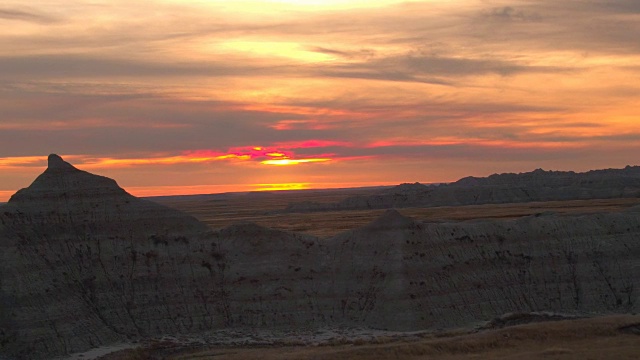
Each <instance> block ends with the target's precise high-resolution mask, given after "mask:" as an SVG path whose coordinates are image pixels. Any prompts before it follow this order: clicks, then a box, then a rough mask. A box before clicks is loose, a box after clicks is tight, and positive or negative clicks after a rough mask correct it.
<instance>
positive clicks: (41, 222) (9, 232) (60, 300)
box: [0, 155, 223, 359]
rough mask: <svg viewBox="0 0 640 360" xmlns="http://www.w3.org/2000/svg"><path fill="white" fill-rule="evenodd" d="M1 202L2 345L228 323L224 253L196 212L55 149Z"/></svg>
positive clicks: (32, 349)
mask: <svg viewBox="0 0 640 360" xmlns="http://www.w3.org/2000/svg"><path fill="white" fill-rule="evenodd" d="M0 209H1V215H0V223H1V224H2V230H1V232H2V235H0V239H2V241H1V245H0V246H1V255H0V256H1V257H2V259H1V261H0V279H1V280H0V281H1V283H0V304H2V306H3V310H2V314H1V315H0V329H2V330H0V336H1V338H0V342H1V343H2V352H3V353H8V354H12V355H13V356H15V357H17V358H29V359H32V358H39V357H45V356H49V355H52V354H64V353H69V352H74V351H78V350H82V349H86V348H90V347H95V346H99V345H102V344H108V343H111V342H115V341H122V340H124V339H128V338H136V337H140V336H148V335H153V334H161V333H180V332H193V331H201V330H204V329H208V328H211V327H212V326H222V325H223V319H221V318H220V317H218V316H217V313H218V308H219V307H221V306H222V302H221V300H222V299H223V296H222V294H221V293H220V289H221V287H220V280H221V279H220V277H219V276H218V274H219V273H218V271H217V269H218V267H219V265H218V263H219V262H220V260H221V255H220V253H219V252H218V249H217V244H216V243H215V242H214V241H213V237H212V236H213V234H212V232H211V230H209V229H208V228H207V227H206V226H204V225H202V224H201V223H200V222H198V221H197V220H196V219H195V218H192V217H190V216H188V215H185V214H183V213H180V212H178V211H176V210H173V209H170V208H166V207H163V206H160V205H157V204H155V203H152V202H149V201H144V200H140V199H137V198H135V197H133V196H131V195H129V194H128V193H126V192H125V191H124V190H122V189H121V188H120V187H118V186H117V184H116V182H115V181H113V180H111V179H108V178H105V177H101V176H96V175H92V174H89V173H87V172H84V171H80V170H78V169H76V168H74V167H73V166H71V165H70V164H68V163H66V162H64V161H63V160H62V159H61V158H60V157H58V156H56V155H51V156H50V157H49V167H48V169H47V170H46V171H45V172H44V173H43V174H42V175H40V176H39V177H38V178H37V179H36V180H35V181H34V182H33V184H31V186H29V187H28V188H26V189H22V190H20V191H18V192H17V193H16V194H15V195H14V196H13V197H12V198H11V199H10V201H9V203H8V204H6V205H5V206H3V207H2V208H0ZM212 269H213V271H211V270H212Z"/></svg>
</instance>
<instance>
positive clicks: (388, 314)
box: [0, 155, 640, 359]
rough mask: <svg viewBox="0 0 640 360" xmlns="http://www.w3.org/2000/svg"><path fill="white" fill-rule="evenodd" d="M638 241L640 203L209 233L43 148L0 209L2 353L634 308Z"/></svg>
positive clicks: (42, 354) (428, 326)
mask: <svg viewBox="0 0 640 360" xmlns="http://www.w3.org/2000/svg"><path fill="white" fill-rule="evenodd" d="M415 188H418V190H420V187H418V186H411V189H412V190H413V189H415ZM638 239H640V208H639V207H635V208H632V209H630V210H628V211H624V212H619V213H607V214H595V215H582V216H559V215H554V214H541V215H539V216H529V217H524V218H520V219H516V220H506V221H471V222H449V223H430V222H419V221H415V220H414V219H411V218H407V217H405V216H402V215H401V214H400V213H398V212H397V211H395V210H389V211H387V212H386V213H385V214H384V215H383V216H382V217H380V218H379V219H377V220H376V221H374V222H373V223H371V224H369V225H367V226H365V227H362V228H359V229H355V230H352V231H348V232H345V233H342V234H339V235H337V236H335V237H332V238H329V239H319V238H315V237H313V236H308V235H302V234H295V233H288V232H282V231H278V230H273V229H268V228H264V227H260V226H258V225H255V224H251V223H246V224H238V225H234V226H230V227H227V228H224V229H220V230H212V229H209V228H207V227H206V226H204V225H203V224H201V223H200V222H198V221H197V220H196V219H194V218H192V217H190V216H188V215H185V214H183V213H181V212H178V211H176V210H173V209H170V208H166V207H163V206H160V205H157V204H155V203H152V202H148V201H144V200H140V199H137V198H135V197H133V196H131V195H129V194H128V193H126V192H125V191H124V190H122V189H121V188H120V187H118V186H117V184H116V183H115V181H113V180H111V179H108V178H104V177H100V176H96V175H92V174H89V173H87V172H84V171H81V170H78V169H76V168H74V167H73V166H72V165H70V164H68V163H66V162H64V161H63V160H62V159H60V158H59V157H58V156H56V155H52V156H51V157H50V161H49V168H48V169H47V170H46V171H45V172H44V173H43V174H42V175H41V176H40V177H38V178H37V179H36V180H35V181H34V183H33V184H32V185H31V186H30V187H28V188H26V189H23V190H20V191H19V192H18V193H16V195H14V197H12V199H11V201H10V202H9V203H8V204H6V205H3V206H2V207H0V250H1V253H0V256H1V257H2V258H1V259H0V261H1V262H0V357H2V356H4V357H8V358H11V359H38V358H50V357H52V356H56V355H62V354H68V353H73V352H79V351H84V350H87V349H90V348H95V347H99V346H102V345H106V344H111V343H116V342H121V341H126V340H131V339H145V338H149V337H157V336H163V335H180V334H198V333H200V334H202V333H206V332H208V331H212V330H216V329H234V328H243V327H244V328H246V327H253V328H262V329H267V330H269V329H314V328H326V327H334V326H335V327H342V326H358V327H366V328H375V329H385V330H395V331H414V330H434V329H443V328H450V327H459V326H465V325H470V324H480V323H483V322H484V321H487V320H490V319H493V318H495V317H497V316H500V315H502V314H505V313H514V312H540V311H549V312H558V313H566V314H603V313H631V312H637V311H639V310H640V275H639V274H640V241H638Z"/></svg>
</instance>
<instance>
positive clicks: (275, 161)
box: [260, 158, 331, 166]
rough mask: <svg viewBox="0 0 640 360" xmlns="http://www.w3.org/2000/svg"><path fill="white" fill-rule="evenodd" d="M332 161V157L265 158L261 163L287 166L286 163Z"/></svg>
mask: <svg viewBox="0 0 640 360" xmlns="http://www.w3.org/2000/svg"><path fill="white" fill-rule="evenodd" d="M327 161H331V159H327V158H323V159H273V160H264V161H261V162H260V163H261V164H264V165H278V166H286V165H299V164H307V163H318V162H327Z"/></svg>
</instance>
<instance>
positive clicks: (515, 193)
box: [283, 166, 640, 212]
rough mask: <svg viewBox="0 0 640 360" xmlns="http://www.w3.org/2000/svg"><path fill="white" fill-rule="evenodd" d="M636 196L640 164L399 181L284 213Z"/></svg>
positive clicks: (294, 205) (639, 188) (639, 193)
mask: <svg viewBox="0 0 640 360" xmlns="http://www.w3.org/2000/svg"><path fill="white" fill-rule="evenodd" d="M630 197H640V166H633V167H632V166H627V167H625V168H624V169H607V170H594V171H589V172H586V173H575V172H573V171H544V170H542V169H538V170H535V171H532V172H527V173H521V174H495V175H491V176H489V177H486V178H477V177H466V178H462V179H460V180H458V181H456V182H454V183H451V184H441V185H429V186H427V185H422V184H419V183H414V184H401V185H398V186H396V187H394V188H392V189H388V190H384V191H381V192H380V193H379V194H375V195H371V196H353V197H348V198H346V199H344V200H342V201H340V202H337V203H329V204H327V203H318V202H309V201H307V202H303V203H292V204H289V206H287V208H286V209H284V211H283V212H314V211H336V210H363V209H389V208H405V207H430V206H457V205H479V204H503V203H520V202H531V201H554V200H588V199H610V198H630Z"/></svg>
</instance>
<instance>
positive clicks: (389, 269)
mask: <svg viewBox="0 0 640 360" xmlns="http://www.w3.org/2000/svg"><path fill="white" fill-rule="evenodd" d="M639 239H640V213H639V212H637V209H636V210H630V211H626V212H622V213H612V214H599V215H589V216H578V217H576V216H557V215H553V214H549V215H541V216H531V217H525V218H521V219H518V220H510V221H481V222H462V223H460V222H456V223H420V222H414V221H412V220H411V219H408V218H404V219H403V217H402V215H400V214H399V213H397V212H395V211H394V210H390V211H389V212H388V213H387V214H386V215H385V216H383V217H382V218H380V219H378V220H377V221H376V222H375V223H374V224H372V225H369V226H367V227H364V228H361V229H358V230H355V231H353V232H350V233H346V234H342V235H340V236H338V237H336V238H334V239H331V240H330V241H333V242H335V244H333V246H336V247H337V248H338V249H340V250H339V251H337V253H338V254H340V255H339V256H338V258H337V261H336V262H335V266H336V267H337V268H339V269H340V270H339V271H338V272H337V273H338V274H339V275H338V276H337V278H342V279H348V280H346V281H347V284H346V285H345V286H344V287H343V288H342V291H341V294H342V296H344V300H343V301H344V303H346V308H347V311H348V312H349V313H350V314H353V315H356V314H357V315H358V316H360V319H363V320H364V323H366V324H368V325H370V326H374V327H380V328H387V329H396V330H415V329H425V328H446V327H451V326H460V325H462V324H467V325H468V324H471V323H474V322H477V321H480V320H481V319H490V318H492V317H494V316H497V315H500V314H504V313H508V312H523V311H524V312H526V311H556V312H566V313H612V312H615V313H618V312H619V313H626V312H634V311H638V310H640V275H639V274H640V241H639ZM354 280H356V281H354ZM352 317H353V316H352Z"/></svg>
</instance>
